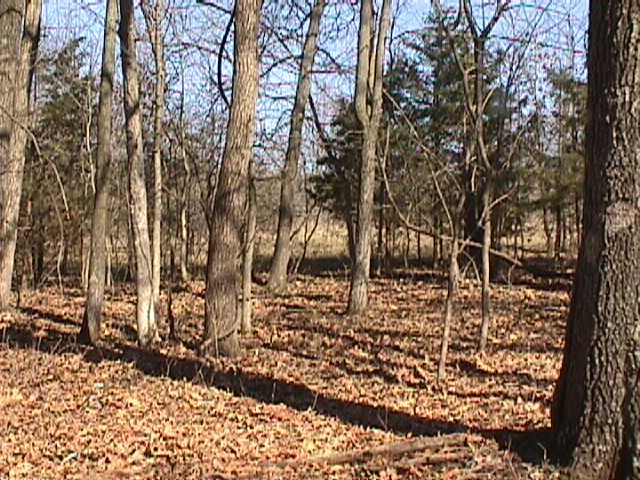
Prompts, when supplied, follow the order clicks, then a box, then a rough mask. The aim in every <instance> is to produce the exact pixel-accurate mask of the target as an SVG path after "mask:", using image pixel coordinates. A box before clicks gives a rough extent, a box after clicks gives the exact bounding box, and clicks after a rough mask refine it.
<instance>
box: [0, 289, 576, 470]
mask: <svg viewBox="0 0 640 480" xmlns="http://www.w3.org/2000/svg"><path fill="white" fill-rule="evenodd" d="M203 288H204V286H203V284H202V283H201V282H200V283H198V282H195V283H193V284H191V285H190V286H189V289H187V290H186V291H183V292H180V293H175V294H174V299H173V308H174V315H175V316H176V319H177V320H178V322H179V325H178V328H179V335H180V338H181V340H182V342H183V343H182V344H171V343H165V344H162V345H158V346H157V347H156V348H155V349H154V350H153V351H142V350H139V349H138V348H137V347H136V345H135V331H134V325H135V323H134V320H133V315H134V304H133V302H134V299H133V296H132V295H131V291H130V290H121V291H118V292H116V293H115V294H114V295H112V296H111V297H110V298H108V303H107V307H106V310H105V320H104V322H105V323H104V344H103V345H102V346H101V348H100V349H87V348H84V347H80V346H78V345H76V344H75V334H76V333H77V331H78V328H79V323H80V321H81V317H82V308H83V303H84V299H83V296H82V293H81V292H80V291H77V290H66V291H65V292H64V295H63V294H61V293H60V292H59V291H58V290H54V289H51V290H46V291H42V292H32V293H30V294H29V295H23V298H22V303H23V308H22V310H20V311H17V312H12V313H7V314H1V315H0V376H1V377H0V378H2V381H0V477H2V478H11V479H14V478H15V479H27V478H28V479H31V478H78V479H80V478H105V479H106V478H114V479H115V478H176V477H182V478H238V477H244V478H334V479H339V478H344V479H348V478H380V479H393V478H442V479H470V478H478V479H479V478H532V479H535V478H541V479H542V478H553V476H554V475H557V472H555V473H554V470H553V468H551V467H550V466H548V465H545V464H542V465H538V466H533V465H531V464H527V463H523V462H522V461H521V460H520V459H519V457H518V455H517V454H516V453H514V452H513V451H512V450H510V449H508V448H507V447H508V443H509V442H510V441H511V440H513V441H516V440H517V438H518V437H519V432H524V431H533V430H538V429H544V428H546V427H548V417H549V411H548V410H549V406H550V400H551V394H552V390H553V382H554V380H555V377H556V375H557V371H558V368H559V362H560V358H561V347H562V337H563V335H562V332H563V320H564V317H565V315H566V304H567V300H568V295H567V293H565V292H563V291H557V290H554V291H545V290H542V289H538V290H534V289H530V288H525V287H513V288H508V287H497V288H496V290H495V291H494V300H493V305H494V324H493V325H492V330H491V331H492V336H491V339H490V340H491V342H490V348H489V351H488V353H487V354H485V355H483V356H478V355H476V354H475V353H474V349H475V344H476V341H475V340H476V336H477V330H478V328H479V310H478V305H479V300H478V299H479V292H478V289H477V287H475V286H473V285H463V287H462V290H461V293H460V302H459V304H458V306H457V310H456V314H455V317H454V320H455V324H454V327H453V330H452V332H453V335H452V343H451V347H450V357H449V362H448V372H447V374H448V375H447V380H446V382H444V383H443V384H440V385H437V384H436V382H435V373H436V363H437V354H438V347H439V339H440V332H441V330H440V329H441V318H442V310H443V303H444V295H445V291H444V289H443V287H442V285H441V284H438V282H433V281H430V280H429V279H424V280H423V281H421V280H420V279H418V278H412V279H406V280H402V279H396V280H389V279H387V280H375V281H373V282H372V294H371V298H372V305H371V310H370V313H369V314H368V315H367V317H366V318H360V319H357V320H356V319H352V318H347V317H344V316H342V310H343V308H344V305H345V301H346V293H347V289H348V283H347V281H346V280H345V279H343V278H319V277H302V278H300V279H299V280H297V281H296V282H295V283H294V284H293V285H292V286H291V290H290V292H289V294H288V295H284V296H277V297H274V296H271V295H270V294H268V293H267V292H262V291H260V290H259V291H258V299H257V300H256V304H255V310H256V318H255V327H256V328H255V331H254V332H253V334H252V335H250V336H249V337H248V338H245V339H244V344H245V355H244V357H243V358H242V359H240V360H238V361H233V362H232V361H229V360H216V359H203V358H199V357H198V356H197V354H196V353H195V348H194V347H195V345H196V344H197V341H198V338H199V335H200V327H201V318H202V314H203V305H202V300H201V297H200V296H201V294H202V290H203ZM164 313H165V314H166V312H164ZM164 317H165V318H166V315H164ZM538 453H539V454H540V455H539V456H540V457H542V456H543V452H542V451H540V452H538Z"/></svg>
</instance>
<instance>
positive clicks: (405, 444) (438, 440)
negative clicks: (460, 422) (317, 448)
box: [212, 434, 474, 480]
mask: <svg viewBox="0 0 640 480" xmlns="http://www.w3.org/2000/svg"><path fill="white" fill-rule="evenodd" d="M473 439H474V437H473V436H471V435H467V434H453V435H447V436H442V437H426V438H419V439H413V440H405V441H402V442H396V443H389V444H385V445H378V446H375V447H368V448H361V449H357V450H351V451H347V452H341V453H329V454H325V455H317V456H312V457H307V458H295V459H291V460H282V461H279V462H265V463H263V464H261V465H258V468H257V471H256V472H253V473H251V474H247V475H241V476H237V475H236V476H233V478H234V479H238V480H243V479H244V480H248V479H255V478H265V477H269V476H270V475H273V474H274V470H283V469H291V468H294V469H295V468H302V467H305V466H311V465H344V464H355V463H365V462H368V461H371V460H376V459H380V458H385V459H390V458H395V457H401V456H403V455H407V454H412V453H416V452H423V451H425V450H434V449H450V448H452V447H463V448H464V447H468V445H469V443H470V442H471V441H472V440H473ZM470 456H471V453H470V451H467V449H466V448H465V450H464V451H462V452H461V451H459V450H456V451H445V452H442V451H440V452H433V453H430V454H428V455H423V456H420V458H419V459H413V460H408V461H406V462H403V465H407V466H409V465H411V464H414V466H415V465H425V464H440V463H446V462H450V461H451V462H453V461H459V460H463V459H466V458H469V457H470ZM231 478H232V477H229V476H226V475H214V476H213V477H212V480H213V479H218V480H227V479H229V480H230V479H231Z"/></svg>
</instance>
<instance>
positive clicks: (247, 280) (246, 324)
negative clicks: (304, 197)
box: [240, 169, 257, 334]
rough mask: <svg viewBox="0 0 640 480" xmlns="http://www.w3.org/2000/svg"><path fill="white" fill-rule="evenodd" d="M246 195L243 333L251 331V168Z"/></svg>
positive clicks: (253, 197) (253, 190) (253, 206)
mask: <svg viewBox="0 0 640 480" xmlns="http://www.w3.org/2000/svg"><path fill="white" fill-rule="evenodd" d="M247 196H248V198H247V202H248V205H247V219H246V223H245V233H244V243H243V247H244V248H243V252H242V319H241V321H240V328H241V330H242V333H244V334H247V333H250V332H251V301H252V298H251V282H252V278H253V250H254V246H255V240H256V223H257V205H256V185H255V181H254V179H253V174H252V173H251V169H250V173H249V188H248V192H247Z"/></svg>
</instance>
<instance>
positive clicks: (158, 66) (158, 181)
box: [141, 0, 166, 313]
mask: <svg viewBox="0 0 640 480" xmlns="http://www.w3.org/2000/svg"><path fill="white" fill-rule="evenodd" d="M141 4H142V8H143V11H144V17H145V21H146V24H147V30H148V32H149V40H150V41H151V48H152V50H153V60H154V64H155V72H156V78H155V84H154V99H153V229H152V237H151V252H152V253H151V256H152V261H151V263H152V275H151V284H152V289H153V303H154V305H155V306H156V313H157V312H158V310H157V306H158V304H159V302H160V265H161V257H162V252H161V248H160V238H161V228H162V141H163V137H164V126H163V118H164V105H165V94H164V91H165V88H166V85H165V83H166V81H165V60H164V35H163V27H162V19H163V17H164V15H165V8H164V0H155V2H154V5H153V6H152V7H151V6H150V5H149V2H148V1H143V2H141Z"/></svg>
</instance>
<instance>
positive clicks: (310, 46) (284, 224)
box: [268, 0, 326, 291]
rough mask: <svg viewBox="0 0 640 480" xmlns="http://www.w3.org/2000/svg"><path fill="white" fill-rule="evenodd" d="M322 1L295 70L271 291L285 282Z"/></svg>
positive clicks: (270, 277)
mask: <svg viewBox="0 0 640 480" xmlns="http://www.w3.org/2000/svg"><path fill="white" fill-rule="evenodd" d="M325 5H326V0H316V2H315V4H314V6H313V9H312V10H311V17H310V19H309V29H308V30H307V36H306V38H305V41H304V48H303V50H302V58H301V60H300V71H299V73H298V85H297V87H296V97H295V102H294V105H293V111H292V113H291V127H290V130H289V143H288V145H287V153H286V156H285V161H284V166H283V169H282V183H281V186H280V209H279V214H278V232H277V234H276V244H275V249H274V252H273V259H272V260H271V268H270V270H269V280H268V286H269V288H270V289H272V290H276V291H279V290H283V289H284V288H285V287H286V285H287V265H288V264H289V259H290V258H291V240H290V237H291V229H292V226H293V219H294V211H295V195H294V192H295V183H296V178H297V176H298V163H299V158H300V150H301V147H302V127H303V125H304V112H305V109H306V106H307V99H308V98H309V92H310V91H311V70H312V69H313V62H314V59H315V55H316V51H317V50H318V48H317V47H318V33H319V31H320V20H321V19H322V14H323V12H324V7H325Z"/></svg>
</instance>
